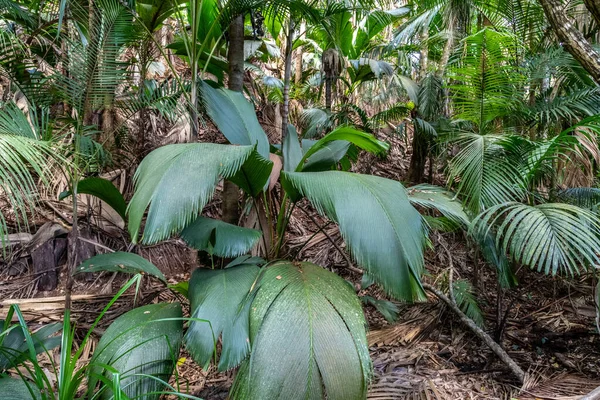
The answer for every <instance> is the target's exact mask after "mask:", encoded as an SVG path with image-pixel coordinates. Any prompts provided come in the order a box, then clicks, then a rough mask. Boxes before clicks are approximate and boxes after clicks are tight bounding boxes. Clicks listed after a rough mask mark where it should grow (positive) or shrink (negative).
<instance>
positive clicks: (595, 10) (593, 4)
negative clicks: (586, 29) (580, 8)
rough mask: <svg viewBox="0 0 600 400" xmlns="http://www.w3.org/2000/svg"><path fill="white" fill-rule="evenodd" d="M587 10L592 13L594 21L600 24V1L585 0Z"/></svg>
mask: <svg viewBox="0 0 600 400" xmlns="http://www.w3.org/2000/svg"><path fill="white" fill-rule="evenodd" d="M583 2H584V3H585V6H586V8H587V9H588V10H589V11H590V13H592V16H593V17H594V20H596V23H597V24H600V0H583Z"/></svg>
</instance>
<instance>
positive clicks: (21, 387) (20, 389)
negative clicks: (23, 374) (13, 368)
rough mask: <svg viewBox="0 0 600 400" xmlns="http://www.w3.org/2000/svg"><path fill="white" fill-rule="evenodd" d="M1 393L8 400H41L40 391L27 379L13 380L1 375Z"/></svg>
mask: <svg viewBox="0 0 600 400" xmlns="http://www.w3.org/2000/svg"><path fill="white" fill-rule="evenodd" d="M0 393H3V396H5V397H4V398H5V399H6V400H26V399H27V400H29V399H34V400H41V399H42V394H41V392H40V390H39V389H38V388H37V387H36V386H35V385H33V384H32V383H31V382H28V381H27V380H26V379H21V378H11V377H8V376H5V375H2V374H0Z"/></svg>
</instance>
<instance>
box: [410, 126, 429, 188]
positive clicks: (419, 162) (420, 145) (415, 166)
mask: <svg viewBox="0 0 600 400" xmlns="http://www.w3.org/2000/svg"><path fill="white" fill-rule="evenodd" d="M428 150H429V143H428V141H427V138H425V135H423V134H422V133H419V129H418V128H417V126H416V124H414V123H413V140H412V156H411V157H410V167H409V170H408V179H409V180H410V181H411V182H412V183H414V184H417V183H422V182H423V175H424V173H425V162H426V161H427V153H428Z"/></svg>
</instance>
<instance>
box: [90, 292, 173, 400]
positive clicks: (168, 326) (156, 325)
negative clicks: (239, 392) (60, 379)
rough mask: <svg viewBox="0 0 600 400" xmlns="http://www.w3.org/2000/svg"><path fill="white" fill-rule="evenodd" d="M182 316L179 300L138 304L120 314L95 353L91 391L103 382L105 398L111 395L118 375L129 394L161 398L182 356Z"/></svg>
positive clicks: (128, 395)
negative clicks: (141, 305)
mask: <svg viewBox="0 0 600 400" xmlns="http://www.w3.org/2000/svg"><path fill="white" fill-rule="evenodd" d="M181 318H182V312H181V306H180V305H179V304H178V303H159V304H151V305H147V306H143V307H138V308H135V309H133V310H131V311H129V312H127V313H125V314H123V315H122V316H120V317H119V318H117V319H116V320H115V321H114V322H113V323H112V324H111V325H110V326H109V327H108V329H107V330H106V332H105V333H104V334H103V335H102V338H101V339H100V342H99V343H98V347H97V348H96V350H95V351H94V354H93V356H92V360H91V363H90V364H91V368H90V370H89V378H88V379H89V382H88V394H89V395H91V394H92V393H93V391H94V389H95V387H96V385H97V384H98V383H99V382H101V385H106V387H105V388H104V390H103V392H102V398H106V399H108V398H110V397H111V396H113V395H114V393H113V391H112V384H111V381H112V380H114V379H115V378H116V377H117V376H118V377H119V382H120V389H121V390H122V392H123V394H125V395H126V396H127V397H128V398H134V397H139V396H143V397H144V398H145V399H158V398H159V397H160V396H161V394H162V393H161V391H162V390H163V389H164V388H165V384H166V382H168V380H169V378H170V376H171V374H172V373H173V369H174V368H175V363H176V362H177V359H178V356H179V347H180V345H181V339H182V330H183V322H182V320H181ZM107 366H110V368H107ZM102 376H104V379H103V378H102Z"/></svg>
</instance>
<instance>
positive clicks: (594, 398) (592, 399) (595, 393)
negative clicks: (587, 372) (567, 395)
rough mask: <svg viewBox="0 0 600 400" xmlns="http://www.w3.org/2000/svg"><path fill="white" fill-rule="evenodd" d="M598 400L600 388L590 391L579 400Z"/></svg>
mask: <svg viewBox="0 0 600 400" xmlns="http://www.w3.org/2000/svg"><path fill="white" fill-rule="evenodd" d="M599 399H600V387H597V388H596V389H594V390H592V391H591V392H589V393H588V394H586V395H585V396H583V397H581V398H580V399H579V400H599Z"/></svg>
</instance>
